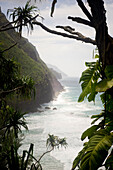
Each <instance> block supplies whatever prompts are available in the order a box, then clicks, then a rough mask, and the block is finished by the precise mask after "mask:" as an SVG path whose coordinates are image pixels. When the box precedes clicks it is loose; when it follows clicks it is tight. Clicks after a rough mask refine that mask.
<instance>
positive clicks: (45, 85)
mask: <svg viewBox="0 0 113 170" xmlns="http://www.w3.org/2000/svg"><path fill="white" fill-rule="evenodd" d="M7 23H8V21H7V19H6V17H5V15H4V14H3V13H0V25H4V24H7ZM15 43H17V45H15V46H14V47H13V48H11V49H10V50H8V51H6V52H5V56H6V57H7V58H13V59H14V60H16V62H18V63H19V64H20V71H21V74H22V75H25V76H30V77H32V78H33V80H34V81H35V86H36V99H35V101H34V99H32V100H31V101H26V103H25V101H21V106H22V109H23V108H26V109H24V110H27V111H30V110H31V111H32V110H35V107H37V106H38V105H39V104H40V103H44V102H49V101H50V100H52V99H53V97H54V95H55V93H56V92H58V91H61V90H62V86H61V85H60V84H59V82H58V81H57V80H56V78H55V77H54V76H53V75H52V74H51V72H50V70H49V69H48V68H47V66H46V64H45V63H44V62H43V61H42V60H41V59H40V57H39V54H38V52H37V51H36V48H35V47H34V46H33V45H32V44H31V43H30V42H29V41H28V40H27V39H26V38H23V37H21V38H20V37H19V34H18V33H17V32H15V31H14V30H12V29H11V30H8V31H7V32H6V31H5V32H0V50H1V51H3V50H5V49H7V48H9V47H10V46H12V45H13V44H15ZM28 103H29V106H28ZM30 104H31V106H30ZM25 105H27V107H26V106H25ZM31 107H32V108H31ZM33 107H34V109H33Z"/></svg>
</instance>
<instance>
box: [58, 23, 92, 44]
mask: <svg viewBox="0 0 113 170" xmlns="http://www.w3.org/2000/svg"><path fill="white" fill-rule="evenodd" d="M56 28H61V29H63V30H65V31H67V32H69V33H70V34H73V35H77V36H78V37H79V38H82V39H85V40H86V39H87V40H88V41H90V42H95V41H94V40H92V39H91V38H89V37H85V36H84V35H83V34H81V33H80V32H75V29H74V28H71V27H70V26H56Z"/></svg>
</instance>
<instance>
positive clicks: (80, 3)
mask: <svg viewBox="0 0 113 170" xmlns="http://www.w3.org/2000/svg"><path fill="white" fill-rule="evenodd" d="M77 2H78V5H79V6H80V8H81V9H82V11H83V12H84V14H85V15H86V16H87V17H88V19H89V20H90V21H92V16H91V14H90V13H89V11H88V10H87V8H86V7H85V5H84V3H83V2H82V0H77Z"/></svg>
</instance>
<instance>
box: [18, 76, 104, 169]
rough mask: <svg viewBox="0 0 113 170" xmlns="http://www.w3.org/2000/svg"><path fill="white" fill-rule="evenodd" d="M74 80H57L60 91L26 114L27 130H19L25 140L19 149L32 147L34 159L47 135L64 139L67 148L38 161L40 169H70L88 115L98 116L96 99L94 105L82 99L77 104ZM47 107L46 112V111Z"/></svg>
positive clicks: (88, 124) (99, 105)
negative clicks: (21, 131)
mask: <svg viewBox="0 0 113 170" xmlns="http://www.w3.org/2000/svg"><path fill="white" fill-rule="evenodd" d="M78 81H79V79H78V78H66V79H63V80H61V84H62V85H63V86H64V89H65V90H64V91H63V92H61V93H60V94H59V95H58V97H57V98H56V99H54V100H53V101H51V102H49V103H45V104H43V105H41V108H39V109H37V112H35V113H29V114H27V115H26V117H25V118H26V121H27V123H28V128H29V131H28V132H26V131H25V130H23V132H24V135H25V139H24V140H23V145H22V147H21V150H22V149H28V148H29V146H30V143H33V144H34V156H35V157H36V158H37V159H38V158H39V157H40V156H41V155H42V153H44V152H45V151H46V150H47V148H46V140H47V138H48V134H54V135H56V136H59V137H60V138H63V137H65V138H66V141H67V143H68V146H67V147H66V149H65V148H59V149H55V150H54V151H52V152H51V153H49V154H47V155H45V157H43V158H42V161H41V163H42V167H43V169H44V170H70V169H71V167H72V162H73V160H74V158H75V157H76V156H77V154H78V152H79V151H80V150H81V149H82V145H83V142H82V141H81V140H80V138H81V134H82V132H83V131H84V130H86V129H87V128H88V127H90V125H91V119H90V117H91V115H92V114H97V113H100V111H101V110H102V104H101V101H100V98H99V96H97V98H96V102H95V103H93V102H88V101H87V100H85V101H84V102H82V103H78V102H77V100H78V97H79V95H80V92H81V87H80V84H79V82H78ZM46 107H49V109H46Z"/></svg>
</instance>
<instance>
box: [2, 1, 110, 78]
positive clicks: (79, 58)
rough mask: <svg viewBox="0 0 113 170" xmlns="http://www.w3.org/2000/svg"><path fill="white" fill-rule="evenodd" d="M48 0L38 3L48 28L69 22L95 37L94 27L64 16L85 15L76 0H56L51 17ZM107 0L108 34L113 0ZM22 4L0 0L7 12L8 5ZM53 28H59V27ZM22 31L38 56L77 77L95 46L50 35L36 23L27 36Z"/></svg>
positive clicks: (76, 28)
mask: <svg viewBox="0 0 113 170" xmlns="http://www.w3.org/2000/svg"><path fill="white" fill-rule="evenodd" d="M25 2H26V1H24V3H25ZM49 2H50V0H43V2H42V3H37V5H38V7H39V9H40V14H41V16H43V17H44V18H45V20H44V21H43V24H45V25H46V26H48V27H49V28H51V29H56V28H55V26H56V25H70V26H72V27H74V28H75V30H76V31H78V32H81V33H83V34H84V35H86V36H89V37H91V38H94V37H95V32H94V29H92V28H89V27H87V26H83V25H80V24H77V23H74V22H72V21H69V20H68V19H67V17H68V16H69V15H70V16H79V17H84V18H85V16H84V14H83V13H82V11H81V9H80V8H79V7H78V5H77V4H76V3H75V0H65V1H63V0H58V3H57V5H56V9H55V13H54V17H52V18H51V17H50V3H49ZM64 2H65V3H64ZM106 2H107V3H106V4H105V8H106V10H107V23H108V27H109V33H110V35H113V22H112V20H113V19H112V17H113V0H106ZM22 4H23V0H18V1H17V0H0V5H1V6H2V11H3V12H6V10H7V9H8V8H12V7H15V6H19V5H20V6H21V5H22ZM86 6H87V7H88V5H87V4H86ZM56 30H58V31H62V30H60V29H56ZM23 35H24V36H25V37H27V38H28V39H29V41H30V42H32V43H33V44H34V45H35V46H36V48H37V50H38V52H39V54H40V57H41V59H42V60H43V61H44V62H45V63H48V64H52V65H55V66H57V67H58V68H59V69H61V70H62V71H63V72H65V73H66V74H68V75H69V76H73V77H79V76H80V75H81V73H82V71H83V70H84V69H85V61H91V60H92V56H93V50H94V49H95V46H93V45H90V44H85V43H82V42H80V41H76V40H73V39H68V38H63V37H60V36H57V35H51V34H50V33H47V32H45V31H44V30H42V29H41V28H39V27H38V26H35V30H34V31H33V33H32V34H30V35H29V36H28V35H27V31H25V32H24V34H23Z"/></svg>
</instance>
